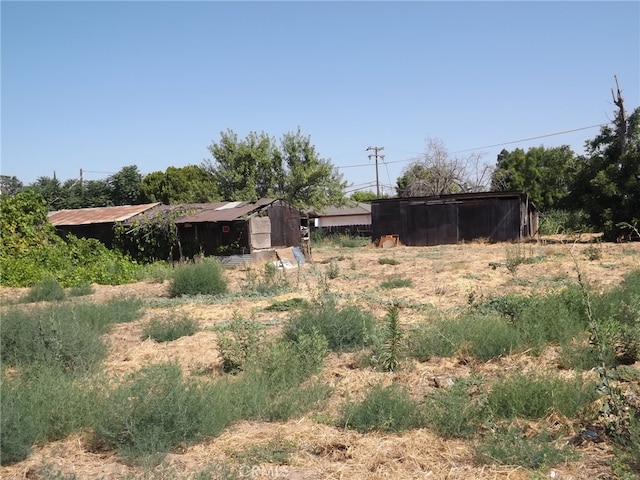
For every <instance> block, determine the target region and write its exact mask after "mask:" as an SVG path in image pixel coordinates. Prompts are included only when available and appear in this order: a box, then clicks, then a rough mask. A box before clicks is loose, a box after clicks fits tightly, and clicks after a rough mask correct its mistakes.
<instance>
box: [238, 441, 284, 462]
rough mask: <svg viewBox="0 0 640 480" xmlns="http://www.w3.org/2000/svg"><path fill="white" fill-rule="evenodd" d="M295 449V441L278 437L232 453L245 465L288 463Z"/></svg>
mask: <svg viewBox="0 0 640 480" xmlns="http://www.w3.org/2000/svg"><path fill="white" fill-rule="evenodd" d="M295 450H296V446H295V444H294V443H293V442H291V441H289V440H285V439H284V438H282V437H276V438H274V439H273V440H270V441H268V442H267V443H261V444H257V445H251V446H249V447H247V448H244V449H242V450H240V451H235V450H234V451H233V452H231V455H232V456H233V457H234V458H235V459H236V460H237V461H238V462H241V463H243V464H245V465H259V464H261V463H274V464H277V465H286V464H288V463H289V458H290V457H291V454H292V453H293V452H295Z"/></svg>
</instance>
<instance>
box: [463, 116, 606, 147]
mask: <svg viewBox="0 0 640 480" xmlns="http://www.w3.org/2000/svg"><path fill="white" fill-rule="evenodd" d="M610 123H611V122H607V123H601V124H599V125H591V126H589V127H580V128H574V129H572V130H564V131H563V132H555V133H547V134H546V135H538V136H537V137H529V138H522V139H520V140H513V141H512V142H502V143H496V144H494V145H485V146H484V147H475V148H467V149H466V150H458V151H457V152H453V153H462V152H470V151H471V150H481V149H483V148H493V147H500V146H502V145H511V144H512V143H520V142H528V141H529V140H537V139H539V138H546V137H554V136H556V135H564V134H566V133H573V132H579V131H580V130H588V129H590V128H596V127H604V126H605V125H609V124H610Z"/></svg>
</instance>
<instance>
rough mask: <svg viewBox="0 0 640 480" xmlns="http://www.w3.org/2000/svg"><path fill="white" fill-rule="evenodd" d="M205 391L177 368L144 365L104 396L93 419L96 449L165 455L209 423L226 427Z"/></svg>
mask: <svg viewBox="0 0 640 480" xmlns="http://www.w3.org/2000/svg"><path fill="white" fill-rule="evenodd" d="M205 406H206V403H205V395H204V393H203V389H201V388H198V386H197V385H196V384H194V383H193V382H189V381H186V380H185V379H183V378H182V372H181V370H180V367H179V366H178V365H177V364H158V365H149V366H146V367H143V368H142V369H140V370H139V371H137V372H134V373H133V374H131V375H129V376H128V377H127V378H126V379H125V380H124V382H123V383H122V384H120V385H118V386H117V387H116V388H114V389H113V390H111V391H109V392H106V394H105V395H104V397H103V399H102V401H101V402H100V404H99V405H98V408H96V409H95V415H94V417H93V418H92V422H91V423H92V432H93V433H92V438H91V444H92V446H93V447H94V448H104V447H106V448H110V449H115V450H117V451H118V452H119V453H120V454H121V455H123V456H124V457H125V458H132V459H137V458H141V457H145V456H149V455H160V456H163V455H164V454H165V453H167V452H168V451H169V450H170V449H171V448H172V447H173V446H175V445H177V444H179V443H184V444H187V445H188V444H189V443H191V442H193V441H194V440H195V439H197V438H198V436H199V435H201V434H202V433H203V425H205V424H207V422H208V424H209V425H210V424H211V421H212V420H211V419H210V418H208V419H206V418H205V417H207V416H209V415H211V416H216V417H217V418H218V419H219V423H220V424H222V425H226V424H227V422H228V419H227V418H223V419H220V417H224V415H223V414H222V413H221V412H224V411H225V410H224V409H223V408H221V409H220V411H217V410H216V409H215V408H205Z"/></svg>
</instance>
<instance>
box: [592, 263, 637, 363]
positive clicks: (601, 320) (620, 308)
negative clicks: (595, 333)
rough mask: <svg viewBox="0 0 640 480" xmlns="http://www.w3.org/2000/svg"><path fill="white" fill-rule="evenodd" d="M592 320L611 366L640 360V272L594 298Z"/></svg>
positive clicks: (633, 273)
mask: <svg viewBox="0 0 640 480" xmlns="http://www.w3.org/2000/svg"><path fill="white" fill-rule="evenodd" d="M591 304H592V309H593V317H594V319H595V320H596V322H597V324H598V326H599V327H600V328H599V330H600V331H601V332H602V333H601V336H602V337H603V338H602V339H601V342H600V345H599V346H600V347H603V348H604V349H605V350H606V352H605V353H606V355H607V357H608V359H609V361H610V362H612V363H623V364H632V363H634V362H636V361H638V360H640V270H635V271H632V272H631V273H629V274H628V275H627V276H626V277H625V278H624V280H623V281H622V283H621V284H620V285H619V286H618V287H616V288H613V289H612V290H610V291H608V292H606V293H604V294H602V295H594V296H592V297H591Z"/></svg>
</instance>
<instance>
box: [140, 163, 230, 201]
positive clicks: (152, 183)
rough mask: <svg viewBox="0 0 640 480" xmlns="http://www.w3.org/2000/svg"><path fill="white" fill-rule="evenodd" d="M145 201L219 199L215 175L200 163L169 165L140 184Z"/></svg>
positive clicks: (151, 174) (142, 197) (145, 178)
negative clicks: (180, 165) (184, 165)
mask: <svg viewBox="0 0 640 480" xmlns="http://www.w3.org/2000/svg"><path fill="white" fill-rule="evenodd" d="M140 195H141V200H142V201H143V202H161V203H164V204H165V205H171V204H178V203H206V202H213V201H216V200H219V198H220V197H219V194H218V189H217V185H216V183H215V181H214V178H213V175H211V173H209V172H207V171H206V170H204V169H203V168H202V167H200V166H198V165H187V166H186V167H181V168H177V167H169V168H167V169H166V170H165V171H164V172H152V173H150V174H149V175H147V176H145V177H144V179H143V180H142V183H141V184H140Z"/></svg>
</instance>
